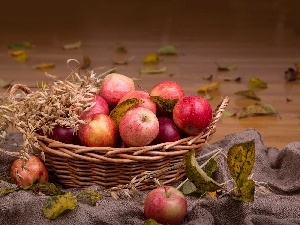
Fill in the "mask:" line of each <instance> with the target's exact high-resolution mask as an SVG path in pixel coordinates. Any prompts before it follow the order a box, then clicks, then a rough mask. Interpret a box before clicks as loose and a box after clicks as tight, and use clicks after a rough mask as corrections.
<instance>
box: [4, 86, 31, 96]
mask: <svg viewBox="0 0 300 225" xmlns="http://www.w3.org/2000/svg"><path fill="white" fill-rule="evenodd" d="M19 89H20V90H22V91H23V92H24V93H25V94H31V93H32V91H31V90H30V88H29V87H27V86H26V85H25V84H14V85H13V86H12V87H11V89H10V92H9V96H10V97H13V96H14V94H15V93H16V92H17V90H19Z"/></svg>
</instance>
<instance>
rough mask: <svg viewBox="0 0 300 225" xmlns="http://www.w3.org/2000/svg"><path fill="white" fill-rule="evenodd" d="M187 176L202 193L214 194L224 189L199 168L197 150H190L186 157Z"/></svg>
mask: <svg viewBox="0 0 300 225" xmlns="http://www.w3.org/2000/svg"><path fill="white" fill-rule="evenodd" d="M184 162H185V174H186V176H187V178H188V179H189V180H190V181H191V182H192V183H193V184H194V185H195V186H196V187H197V189H199V191H201V192H206V191H209V192H213V191H217V190H219V189H221V188H222V185H221V184H219V183H217V182H216V181H214V180H213V179H212V178H211V177H209V176H208V174H207V173H206V172H205V171H204V170H203V169H202V168H201V167H200V166H199V164H198V162H197V160H196V157H195V150H193V149H192V150H190V151H189V152H187V153H186V154H185V156H184Z"/></svg>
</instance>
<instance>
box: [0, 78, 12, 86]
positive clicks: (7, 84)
mask: <svg viewBox="0 0 300 225" xmlns="http://www.w3.org/2000/svg"><path fill="white" fill-rule="evenodd" d="M10 85H11V83H9V82H6V81H5V80H3V79H1V78H0V88H7V87H9V86H10Z"/></svg>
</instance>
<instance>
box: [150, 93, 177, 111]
mask: <svg viewBox="0 0 300 225" xmlns="http://www.w3.org/2000/svg"><path fill="white" fill-rule="evenodd" d="M150 98H151V99H152V100H153V101H154V102H156V104H157V105H158V106H159V107H161V108H162V109H164V110H166V111H167V112H172V111H173V108H174V106H175V104H176V103H177V101H178V99H165V98H162V97H161V96H150Z"/></svg>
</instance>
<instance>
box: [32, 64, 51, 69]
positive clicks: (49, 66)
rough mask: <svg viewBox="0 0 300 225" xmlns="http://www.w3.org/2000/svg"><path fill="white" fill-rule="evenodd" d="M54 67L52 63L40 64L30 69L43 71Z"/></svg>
mask: <svg viewBox="0 0 300 225" xmlns="http://www.w3.org/2000/svg"><path fill="white" fill-rule="evenodd" d="M54 67H55V64H54V63H40V64H37V65H34V66H33V67H32V68H33V69H36V70H45V69H51V68H54Z"/></svg>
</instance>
